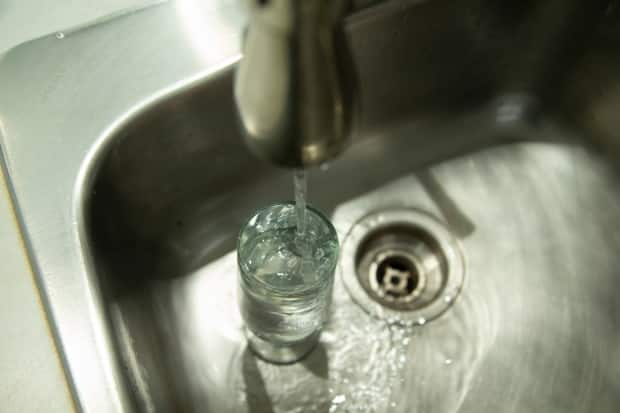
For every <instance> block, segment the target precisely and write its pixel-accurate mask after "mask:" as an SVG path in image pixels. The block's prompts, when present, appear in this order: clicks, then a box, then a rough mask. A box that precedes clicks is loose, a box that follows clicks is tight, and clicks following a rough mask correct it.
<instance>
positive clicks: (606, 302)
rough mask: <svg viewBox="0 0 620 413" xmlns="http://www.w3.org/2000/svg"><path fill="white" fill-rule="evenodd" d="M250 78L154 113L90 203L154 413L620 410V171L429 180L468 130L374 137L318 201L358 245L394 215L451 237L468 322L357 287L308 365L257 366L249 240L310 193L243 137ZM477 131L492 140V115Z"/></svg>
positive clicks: (476, 157) (465, 163)
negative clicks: (407, 322)
mask: <svg viewBox="0 0 620 413" xmlns="http://www.w3.org/2000/svg"><path fill="white" fill-rule="evenodd" d="M231 73H232V70H231V69H227V70H224V71H222V72H221V73H218V74H216V75H214V76H213V77H212V78H210V79H209V80H208V81H207V82H205V83H204V84H201V85H199V86H196V87H193V88H192V89H190V90H185V91H181V92H179V93H174V94H172V96H170V97H167V98H166V99H164V100H163V101H161V102H159V103H157V104H156V105H154V106H153V107H150V108H148V109H146V110H145V111H143V112H141V113H139V114H137V115H136V116H135V117H134V118H133V119H132V120H131V122H129V123H128V124H127V125H126V126H124V127H123V128H121V129H119V130H118V131H117V132H116V133H115V135H114V136H113V137H112V138H111V139H110V140H109V144H108V146H107V147H106V150H105V153H104V154H102V155H101V158H100V161H99V165H98V167H97V168H96V172H93V173H94V177H93V179H92V187H91V188H90V189H89V190H88V191H87V192H92V195H91V196H89V197H88V207H87V209H86V212H87V216H88V225H87V228H88V237H89V244H90V248H92V254H93V256H94V258H95V273H96V276H97V277H98V278H99V280H100V283H101V285H102V287H103V288H102V292H103V299H104V302H105V305H106V309H107V311H108V312H109V316H110V321H111V328H112V329H113V331H114V332H115V337H116V341H117V346H118V351H119V353H120V355H121V362H122V364H123V365H124V366H125V371H126V377H125V379H126V380H127V386H129V387H130V388H131V389H133V392H134V397H135V400H134V401H135V403H136V404H137V405H138V406H141V407H143V408H144V410H145V411H213V412H223V411H250V412H253V411H259V412H263V411H264V412H269V411H274V412H280V411H304V412H305V411H319V412H324V411H428V410H431V411H463V412H465V411H477V410H479V408H480V406H485V409H489V411H502V410H504V409H506V408H507V406H514V408H516V409H517V410H519V411H536V410H544V411H557V412H560V411H561V412H567V411H575V412H576V411H585V410H589V409H593V410H596V411H601V412H602V411H609V412H611V411H615V409H616V406H617V405H618V403H620V393H619V391H618V390H620V388H619V386H620V377H619V376H618V371H620V364H619V363H620V353H619V351H620V350H619V349H620V329H619V328H618V327H619V325H618V323H619V322H620V307H618V306H617V305H616V302H617V300H616V296H617V293H616V291H617V289H618V288H619V287H620V284H619V279H618V272H617V268H618V266H619V265H620V259H619V258H618V255H617V254H616V252H617V251H618V250H619V249H620V237H618V236H617V234H619V233H620V232H619V231H618V229H619V228H618V226H619V224H620V187H619V186H618V183H617V181H616V180H615V175H614V174H613V173H612V172H610V171H609V170H607V169H606V167H605V165H604V164H602V163H601V162H600V160H599V159H597V158H596V157H595V156H594V155H592V154H590V153H589V152H587V151H586V150H584V149H583V148H582V147H581V146H578V145H575V144H568V143H565V144H560V143H534V142H532V143H514V144H504V145H502V146H500V147H495V148H490V149H485V150H481V151H477V152H476V153H474V154H470V155H466V156H459V157H455V158H449V159H447V160H444V161H440V162H436V163H433V165H432V166H430V167H424V166H420V165H423V163H421V162H420V160H416V159H415V158H416V154H415V152H416V151H418V152H420V153H423V154H427V155H429V154H434V151H433V149H432V147H426V146H425V145H424V142H427V141H434V139H441V136H446V139H450V136H451V135H452V134H456V133H459V132H458V131H452V132H448V131H446V130H445V126H444V127H443V128H442V127H440V126H438V125H437V124H435V123H433V122H428V124H426V125H423V126H421V125H416V126H411V125H409V126H408V125H405V126H400V127H397V128H394V129H391V130H389V131H385V132H384V133H383V134H381V135H379V136H374V135H369V136H364V137H360V138H359V139H358V140H356V141H355V143H354V144H353V145H352V146H351V147H350V148H349V149H348V150H347V152H346V154H345V155H344V156H343V157H342V158H341V159H338V160H336V161H335V162H333V163H332V164H330V165H326V166H324V167H323V168H321V169H317V170H313V171H312V172H311V175H310V200H311V202H312V203H313V204H315V205H317V206H318V207H320V208H321V209H322V210H324V211H326V212H327V213H328V214H330V216H332V219H333V221H334V224H335V226H336V228H337V229H338V231H339V234H340V237H341V240H342V239H343V238H344V237H345V236H346V234H347V232H348V231H349V229H350V228H351V226H352V225H353V224H354V223H355V222H356V221H357V220H358V219H360V218H361V217H363V216H365V215H366V214H367V213H369V212H371V211H377V210H379V211H380V210H383V209H389V208H392V207H410V208H415V209H421V210H424V211H426V212H428V213H429V214H432V215H433V216H435V217H436V218H437V219H439V220H441V221H442V222H444V223H445V225H446V226H447V228H448V229H449V230H451V231H452V233H453V234H454V235H455V236H456V237H457V238H459V240H460V241H459V242H460V244H461V246H462V249H463V251H464V256H465V259H466V262H467V264H466V267H467V269H466V271H467V276H466V282H465V286H464V288H463V290H462V292H461V294H460V296H459V297H458V299H456V300H455V303H454V305H453V306H452V308H450V309H449V310H447V311H446V312H445V314H443V315H442V316H441V317H439V318H438V319H436V320H433V321H430V322H428V323H426V324H425V325H423V326H418V327H415V328H411V329H401V328H396V327H390V326H389V325H388V324H386V323H385V322H383V321H380V320H377V319H374V318H373V317H372V316H370V315H368V314H366V313H365V312H364V311H363V310H362V309H361V308H360V307H358V306H357V305H356V304H355V303H354V302H353V301H352V300H351V298H350V297H349V296H348V294H347V292H346V291H345V290H344V288H343V286H342V284H341V282H342V281H341V279H340V278H339V279H338V280H337V284H336V287H335V293H334V300H335V303H334V306H333V308H332V319H331V321H330V324H329V325H328V327H327V330H326V332H325V333H324V334H323V338H322V341H321V344H320V346H319V347H318V348H317V349H315V350H314V352H313V353H311V355H310V356H309V357H308V358H307V359H306V360H305V361H303V362H301V363H299V364H297V365H293V366H275V365H270V364H268V363H266V362H263V361H261V360H259V359H257V358H255V357H254V356H253V355H252V354H251V353H250V352H249V351H248V350H247V348H246V345H245V340H244V338H243V334H242V329H241V327H242V325H241V321H240V317H239V315H238V311H237V308H236V305H237V304H236V292H235V285H236V258H235V255H234V248H235V242H236V237H237V234H238V231H239V228H241V226H242V225H243V223H244V221H245V220H246V219H247V217H248V216H250V215H251V214H252V212H253V211H254V210H256V209H258V208H260V207H262V206H264V205H266V204H269V203H272V202H274V201H281V200H288V199H290V198H291V197H292V174H291V173H290V172H287V171H283V170H277V169H273V168H271V167H269V166H267V165H265V164H264V163H262V162H260V161H258V160H257V159H255V158H254V157H252V155H250V154H249V153H248V151H247V150H246V148H245V147H244V145H243V143H242V140H241V139H240V137H239V136H237V132H236V131H237V129H236V128H235V117H234V106H233V101H232V98H231V88H232V75H231ZM469 121H470V122H471V127H472V128H475V129H476V130H477V131H478V132H479V133H490V132H486V129H485V127H486V126H487V125H486V117H485V116H483V115H477V116H475V117H474V119H473V120H471V119H470V120H469ZM489 124H490V122H489ZM495 127H496V126H493V127H492V128H491V127H489V129H492V130H495ZM438 131H440V132H438ZM532 133H534V135H533V136H525V137H524V139H528V140H536V139H537V137H538V136H537V135H536V134H535V132H532ZM538 133H542V132H538ZM553 133H558V134H559V133H561V131H559V130H554V129H553V128H552V127H548V128H547V130H545V131H544V137H543V138H544V139H545V140H553V138H554V136H551V135H552V134H553ZM555 138H557V139H556V140H560V139H561V138H562V136H555ZM412 140H414V141H415V142H416V144H415V146H411V142H412ZM436 143H437V142H436V141H435V144H436ZM445 144H446V143H445V141H444V142H441V145H438V146H440V147H441V146H443V145H445ZM433 147H434V146H433ZM435 155H436V154H435ZM344 258H345V257H343V258H342V259H344ZM341 275H342V274H339V277H340V276H341ZM511 408H512V407H511Z"/></svg>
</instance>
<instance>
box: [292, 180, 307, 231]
mask: <svg viewBox="0 0 620 413" xmlns="http://www.w3.org/2000/svg"><path fill="white" fill-rule="evenodd" d="M293 182H294V185H295V212H296V214H297V237H298V238H303V237H304V234H305V232H306V196H307V182H308V179H307V177H306V170H305V169H297V170H295V175H294V178H293Z"/></svg>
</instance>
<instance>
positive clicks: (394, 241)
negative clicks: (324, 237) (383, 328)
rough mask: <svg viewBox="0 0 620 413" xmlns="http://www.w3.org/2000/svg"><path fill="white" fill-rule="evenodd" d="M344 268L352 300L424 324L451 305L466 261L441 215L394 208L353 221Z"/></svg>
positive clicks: (407, 321) (387, 316) (391, 316)
mask: <svg viewBox="0 0 620 413" xmlns="http://www.w3.org/2000/svg"><path fill="white" fill-rule="evenodd" d="M340 272H341V276H342V279H343V281H344V285H345V287H346V288H347V290H348V292H349V294H350V295H351V297H352V298H353V300H354V301H356V302H357V303H358V304H359V305H360V306H361V307H362V308H364V309H365V310H366V311H368V312H369V313H371V314H373V315H375V316H377V317H380V318H383V319H385V320H387V321H389V322H395V323H402V324H425V323H426V322H428V321H430V320H432V319H434V318H436V317H438V316H439V315H441V314H442V313H443V312H444V311H446V310H447V309H448V308H449V307H450V306H451V305H452V303H453V302H454V300H455V299H456V297H457V296H458V294H459V292H460V291H461V287H462V285H463V279H464V273H465V264H464V257H463V254H462V252H461V249H460V247H459V244H458V242H457V240H456V238H454V236H453V235H452V234H451V233H450V232H449V231H448V230H447V229H446V228H445V227H444V226H443V225H442V224H441V222H440V221H439V220H437V219H435V218H434V217H432V216H431V215H429V214H427V213H425V212H422V211H419V210H414V209H389V210H383V211H378V212H373V213H371V214H369V215H366V216H365V217H364V218H362V219H360V220H359V221H357V222H356V223H355V224H354V225H353V226H352V228H351V230H350V231H349V233H348V234H347V236H346V237H345V239H344V242H343V245H342V258H341V261H340Z"/></svg>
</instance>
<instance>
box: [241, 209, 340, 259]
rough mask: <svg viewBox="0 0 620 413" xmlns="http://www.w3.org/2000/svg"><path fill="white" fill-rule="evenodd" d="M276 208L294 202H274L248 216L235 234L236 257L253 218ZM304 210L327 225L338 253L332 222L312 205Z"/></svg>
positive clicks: (336, 236)
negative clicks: (243, 235)
mask: <svg viewBox="0 0 620 413" xmlns="http://www.w3.org/2000/svg"><path fill="white" fill-rule="evenodd" d="M277 206H293V207H295V201H284V202H276V203H275V204H269V205H267V206H264V207H262V208H259V209H257V210H256V211H254V213H253V214H252V215H250V217H249V218H248V219H246V220H245V221H244V223H243V225H242V226H241V229H240V230H239V234H237V242H236V249H237V256H239V246H240V245H241V235H242V234H243V231H245V229H246V228H247V226H248V224H249V223H250V221H251V220H252V219H254V217H256V216H257V215H259V214H260V213H261V212H263V211H266V210H268V209H270V208H273V207H277ZM306 209H309V210H310V211H312V212H313V213H314V214H316V215H317V216H318V217H319V218H321V220H322V221H323V222H325V223H326V224H327V227H328V228H329V231H330V232H331V233H332V234H333V235H334V238H336V241H337V242H338V251H340V240H339V239H338V231H336V227H334V224H332V221H331V220H330V219H329V218H327V216H326V215H325V214H324V213H323V212H321V211H320V210H319V209H318V208H316V207H314V206H313V205H310V204H306Z"/></svg>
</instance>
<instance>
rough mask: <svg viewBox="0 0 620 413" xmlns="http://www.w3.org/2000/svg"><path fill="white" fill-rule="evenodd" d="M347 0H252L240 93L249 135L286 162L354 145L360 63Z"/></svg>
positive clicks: (318, 159) (273, 158)
mask: <svg viewBox="0 0 620 413" xmlns="http://www.w3.org/2000/svg"><path fill="white" fill-rule="evenodd" d="M349 3H350V2H349V1H347V0H311V1H307V0H302V1H300V0H251V7H250V23H249V26H248V29H247V32H246V36H245V41H244V45H243V58H242V59H241V62H240V64H239V66H238V68H237V72H236V78H235V100H236V104H237V109H238V114H239V119H240V123H241V127H242V130H243V132H244V138H245V140H246V143H247V144H248V146H249V147H250V149H251V150H252V151H253V152H255V153H256V154H258V155H259V156H260V157H262V158H264V159H266V160H268V161H270V162H272V163H274V164H276V165H279V166H284V167H291V168H300V167H307V166H311V165H316V164H320V163H323V162H325V161H326V160H328V159H330V158H333V157H334V156H336V155H338V154H339V153H340V152H341V151H342V150H343V149H344V148H345V147H346V145H347V142H348V140H349V135H350V131H351V119H352V113H353V107H354V98H353V92H354V90H355V87H354V86H355V85H354V84H355V78H356V76H355V71H354V70H353V65H352V58H351V54H350V51H349V48H348V46H347V42H346V39H345V34H344V26H343V22H342V21H343V17H344V15H345V13H346V12H347V11H348V7H349Z"/></svg>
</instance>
